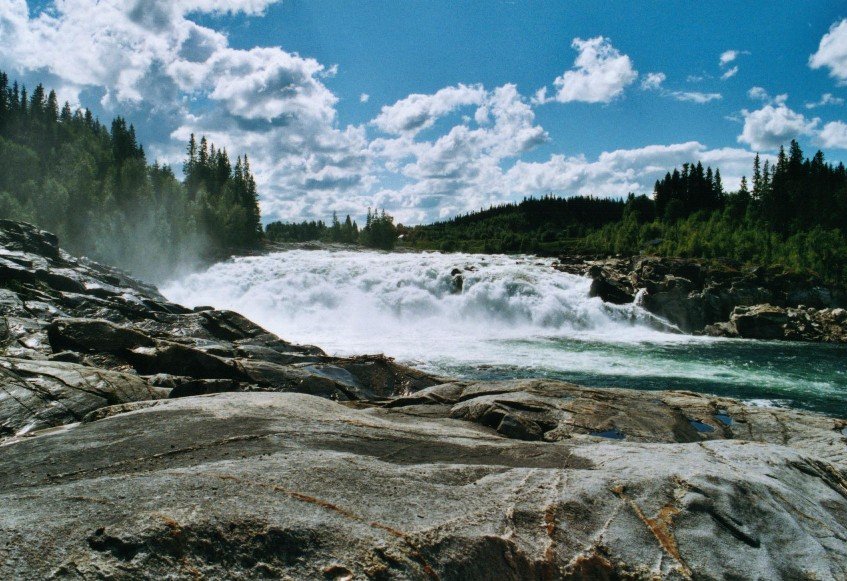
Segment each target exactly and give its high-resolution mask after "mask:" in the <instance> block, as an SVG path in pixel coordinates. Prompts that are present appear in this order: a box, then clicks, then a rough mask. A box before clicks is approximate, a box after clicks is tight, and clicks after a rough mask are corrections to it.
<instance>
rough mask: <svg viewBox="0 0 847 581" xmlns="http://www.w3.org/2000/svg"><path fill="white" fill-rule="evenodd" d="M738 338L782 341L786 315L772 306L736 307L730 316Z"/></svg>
mask: <svg viewBox="0 0 847 581" xmlns="http://www.w3.org/2000/svg"><path fill="white" fill-rule="evenodd" d="M729 320H730V322H731V323H732V325H733V326H734V327H735V330H736V331H737V333H738V335H739V337H743V338H745V339H784V338H785V326H786V324H787V323H788V313H787V312H786V310H785V309H783V308H781V307H775V306H773V305H756V306H753V307H736V308H735V309H734V310H733V311H732V315H731V316H730V319H729Z"/></svg>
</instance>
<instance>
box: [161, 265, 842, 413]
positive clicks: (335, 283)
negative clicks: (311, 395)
mask: <svg viewBox="0 0 847 581" xmlns="http://www.w3.org/2000/svg"><path fill="white" fill-rule="evenodd" d="M455 269H458V270H460V271H461V279H462V282H461V287H460V286H459V284H458V283H457V280H456V277H454V276H453V275H452V274H451V273H452V272H454V271H455ZM589 286H590V280H589V279H587V278H583V277H579V276H574V275H570V274H565V273H562V272H559V271H556V270H555V269H553V268H552V261H551V260H549V259H541V258H536V257H529V256H505V255H478V254H441V253H383V252H367V251H352V250H351V251H346V250H345V251H330V250H290V251H286V252H277V253H273V254H267V255H263V256H255V257H239V258H235V259H232V260H229V261H227V262H222V263H218V264H215V265H213V266H212V267H210V268H209V269H207V270H205V271H203V272H198V273H194V274H191V275H189V276H187V277H185V278H184V279H182V280H176V281H172V282H171V283H169V284H167V285H165V286H164V287H163V288H162V292H163V294H165V296H166V297H168V299H170V300H172V301H174V302H178V303H182V304H185V305H189V306H198V305H211V306H214V307H217V308H227V309H232V310H235V311H238V312H240V313H242V314H244V315H245V316H247V317H249V318H250V319H252V320H254V321H256V322H257V323H259V324H260V325H262V326H264V327H266V328H267V329H269V330H271V331H273V332H274V333H276V334H278V335H279V336H281V337H282V338H284V339H286V340H289V341H293V342H296V343H306V344H313V345H318V346H320V347H321V348H323V349H324V350H325V351H327V352H328V353H331V354H334V355H357V354H364V353H385V354H386V355H389V356H391V357H394V358H396V359H397V360H398V361H400V362H403V363H406V364H409V365H412V366H414V367H417V368H420V369H423V370H426V371H430V372H434V373H439V374H445V375H449V376H453V377H462V378H480V379H507V378H516V377H545V378H554V379H562V380H566V381H573V382H575V383H579V384H583V385H591V386H617V387H628V388H634V389H650V390H652V389H687V390H691V391H698V392H704V393H713V394H718V395H724V396H730V397H737V398H739V399H743V400H746V401H748V402H752V403H754V404H756V405H763V406H778V407H795V408H802V409H808V410H814V411H821V412H826V413H829V414H833V415H837V416H842V417H844V416H847V346H837V345H822V344H803V343H787V342H772V341H752V340H733V339H715V338H707V337H693V336H689V335H681V334H677V333H672V332H668V331H667V329H666V328H664V326H663V324H662V322H661V321H659V320H657V319H656V318H655V317H653V316H652V315H651V314H649V313H648V312H646V311H644V310H643V309H641V308H640V307H639V306H637V305H636V304H632V305H623V306H616V305H610V304H606V303H603V302H602V301H601V300H600V299H598V298H589V297H588V289H589Z"/></svg>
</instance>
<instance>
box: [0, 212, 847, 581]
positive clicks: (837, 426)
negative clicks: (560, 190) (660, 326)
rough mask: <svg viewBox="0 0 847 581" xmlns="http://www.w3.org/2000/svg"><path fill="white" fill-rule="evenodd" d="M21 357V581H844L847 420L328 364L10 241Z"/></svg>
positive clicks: (258, 332) (6, 531)
mask: <svg viewBox="0 0 847 581" xmlns="http://www.w3.org/2000/svg"><path fill="white" fill-rule="evenodd" d="M594 266H595V265H589V266H588V268H593V267H594ZM644 267H645V265H642V268H641V272H642V275H641V276H642V277H643V280H654V279H655V278H656V277H654V276H653V275H650V276H649V277H648V276H645V275H644V274H643V273H644V271H645V268H644ZM562 268H563V269H564V268H567V265H565V266H562ZM651 268H653V269H654V270H653V272H657V270H656V269H657V267H656V266H651ZM599 269H600V271H599V272H600V273H604V272H611V270H610V269H611V267H609V266H607V265H599ZM603 269H606V270H603ZM595 270H596V269H595ZM604 276H605V275H604ZM656 276H658V274H657V275H656ZM662 276H663V277H666V276H668V275H662ZM670 276H674V277H678V273H677V274H671V275H670ZM606 278H610V277H606ZM678 278H681V277H678ZM706 278H707V280H708V277H706ZM599 279H600V277H595V280H599ZM659 280H660V281H665V282H668V284H665V283H664V282H661V284H665V286H661V284H660V286H658V287H657V288H658V289H664V290H661V291H660V292H658V293H656V294H657V295H658V294H661V292H671V289H672V288H676V285H683V283H678V282H674V283H673V285H674V286H671V285H670V282H669V280H670V279H667V278H661V279H659ZM687 280H691V279H687ZM616 282H617V281H614V280H613V281H612V283H613V284H616ZM657 284H658V283H657ZM692 284H693V282H692ZM698 284H699V283H698ZM625 288H626V287H622V289H621V290H625ZM729 288H730V289H732V288H734V289H735V291H733V292H739V291H738V289H739V288H741V287H739V286H738V285H732V286H730V287H729ZM630 290H631V289H630ZM690 292H693V290H692V291H689V294H690ZM697 292H704V291H697ZM706 294H708V293H706ZM687 296H688V295H686V297H687ZM686 300H687V299H686ZM668 304H670V303H668ZM668 308H669V307H668ZM736 310H737V309H736ZM740 320H741V319H737V320H736V325H737V324H738V321H740ZM780 320H781V319H780ZM783 324H784V323H782V322H780V323H779V325H783ZM741 328H744V323H742V324H741ZM0 346H2V354H0V376H2V380H0V381H2V384H0V506H2V507H3V510H2V511H0V538H3V539H4V542H3V543H0V576H2V577H3V578H51V577H66V578H86V579H91V578H111V579H137V578H161V577H168V578H176V579H183V578H185V579H188V578H195V579H196V578H215V579H217V578H233V579H236V578H238V579H240V578H287V579H360V578H361V579H491V578H497V579H558V578H573V579H593V578H634V579H653V578H656V577H663V578H672V579H693V578H698V579H712V578H714V579H719V578H750V577H757V578H816V579H843V578H845V577H847V420H845V419H844V418H833V417H828V416H824V415H820V414H813V413H806V412H799V411H793V410H782V409H762V408H755V407H750V406H747V405H744V404H742V403H740V402H738V401H736V400H732V399H728V398H718V397H712V396H708V395H703V394H695V393H691V392H684V391H675V392H674V391H664V392H640V391H631V390H621V389H611V388H609V389H591V388H584V387H579V386H576V385H572V384H568V383H562V382H554V381H542V380H526V381H505V382H465V381H456V380H451V379H449V378H440V377H434V376H430V375H427V374H425V373H422V372H419V371H416V370H414V369H410V368H407V367H404V366H402V365H398V364H397V363H395V362H394V361H392V360H390V359H388V358H385V357H383V356H361V357H353V358H339V357H331V356H329V355H327V354H325V353H324V352H323V351H321V350H320V349H319V348H317V347H312V346H302V345H294V344H292V343H289V342H287V341H284V340H283V339H280V338H279V337H277V336H275V335H273V334H271V333H269V332H267V331H266V330H264V329H262V328H261V327H259V326H258V325H255V324H254V323H252V322H251V321H249V320H247V319H245V318H244V317H242V316H240V315H238V314H236V313H232V312H228V311H218V310H214V309H210V308H199V309H196V310H190V309H187V308H184V307H181V306H179V305H175V304H172V303H169V302H168V301H167V300H165V299H164V298H163V297H162V296H161V295H160V294H159V293H158V292H157V291H156V290H155V289H154V288H152V287H150V286H148V285H144V284H141V283H139V282H137V281H134V280H132V279H131V278H129V277H127V276H126V275H125V274H123V273H121V272H119V271H116V270H114V269H110V268H107V267H104V266H101V265H97V264H94V263H92V262H90V261H87V260H82V259H77V258H74V257H72V256H69V255H68V254H66V253H65V252H63V251H61V250H60V249H59V246H58V241H57V240H56V239H55V237H54V236H52V235H50V234H48V233H45V232H42V231H39V230H37V229H35V228H33V227H31V226H28V225H25V224H19V223H13V222H7V221H0Z"/></svg>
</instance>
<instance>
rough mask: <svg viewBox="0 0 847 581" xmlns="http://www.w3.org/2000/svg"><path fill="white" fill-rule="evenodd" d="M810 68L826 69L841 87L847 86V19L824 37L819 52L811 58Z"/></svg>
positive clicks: (837, 24) (835, 25) (833, 27)
mask: <svg viewBox="0 0 847 581" xmlns="http://www.w3.org/2000/svg"><path fill="white" fill-rule="evenodd" d="M809 66H810V67H812V68H813V69H819V68H822V67H826V68H828V69H829V76H831V77H832V78H834V79H835V80H836V81H837V82H838V84H839V85H845V84H847V18H845V19H844V20H842V21H840V22H836V23H835V24H833V25H832V27H830V29H829V32H827V33H826V34H825V35H823V38H821V42H820V45H819V46H818V50H817V51H816V52H815V53H814V54H813V55H812V56H811V57H809Z"/></svg>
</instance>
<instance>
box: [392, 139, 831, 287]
mask: <svg viewBox="0 0 847 581" xmlns="http://www.w3.org/2000/svg"><path fill="white" fill-rule="evenodd" d="M751 169H752V180H751V182H752V183H750V182H748V180H747V178H746V177H745V178H743V179H742V182H741V186H740V187H739V189H738V190H737V191H733V192H727V191H725V190H724V187H723V183H722V178H721V175H720V170H719V169H716V170H714V171H713V170H712V168H711V167H706V168H704V167H703V165H702V163H699V162H698V163H687V164H683V166H682V168H681V169H674V170H673V171H671V172H668V173H667V174H666V175H665V177H664V178H662V179H661V180H659V181H657V182H656V184H655V186H654V190H653V195H652V196H646V195H641V196H635V195H633V194H630V195H629V197H628V198H627V199H626V200H610V199H606V198H592V197H573V198H558V197H554V196H545V197H542V198H540V199H536V198H528V199H524V200H523V201H522V202H520V203H518V204H505V205H502V206H498V207H493V208H489V209H488V210H482V211H479V212H473V213H470V214H467V215H464V216H459V217H456V218H454V219H452V220H448V221H446V222H437V223H434V224H429V225H424V226H416V227H414V228H410V229H408V230H406V231H404V232H403V234H404V240H403V242H404V244H407V245H409V246H412V247H415V248H421V249H441V250H461V251H468V252H533V253H539V254H545V255H557V254H597V255H609V254H621V255H634V254H639V253H650V254H658V255H664V256H681V257H692V258H706V259H711V258H730V259H735V260H739V261H741V262H745V263H754V264H761V265H778V266H782V267H785V268H788V269H791V270H795V271H813V272H815V273H817V274H818V275H820V276H822V277H823V278H825V279H826V280H828V281H830V282H835V283H838V284H845V283H847V171H845V167H844V164H843V163H839V164H837V165H833V164H830V163H827V162H826V161H825V159H824V155H823V153H822V152H820V151H818V152H816V153H815V155H813V156H812V157H811V158H806V157H805V156H804V154H803V151H802V149H801V148H800V145H799V144H798V143H797V142H796V141H792V142H791V144H790V146H789V148H788V151H785V149H784V148H780V150H779V154H778V155H777V157H776V160H775V162H774V163H773V164H771V163H770V162H769V161H765V162H764V164H762V163H761V160H760V157H759V156H758V155H757V156H756V158H755V160H754V163H753V167H752V168H751Z"/></svg>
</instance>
